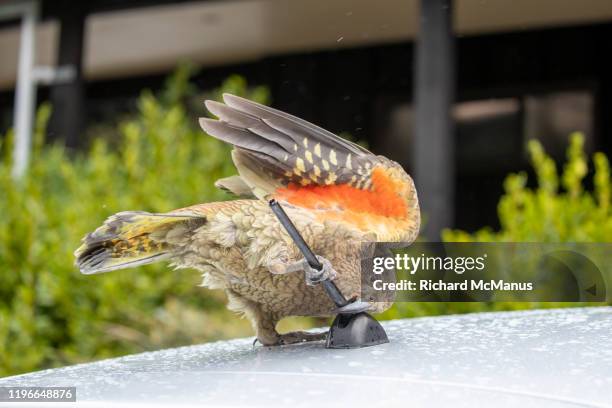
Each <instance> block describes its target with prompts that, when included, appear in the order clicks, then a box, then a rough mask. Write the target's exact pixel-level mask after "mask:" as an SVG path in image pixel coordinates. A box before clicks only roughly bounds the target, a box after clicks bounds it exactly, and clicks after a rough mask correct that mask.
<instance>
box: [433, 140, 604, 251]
mask: <svg viewBox="0 0 612 408" xmlns="http://www.w3.org/2000/svg"><path fill="white" fill-rule="evenodd" d="M583 144H584V138H583V136H582V135H581V134H579V133H575V134H573V135H572V136H571V138H570V144H569V147H568V149H567V162H566V163H565V164H564V166H563V172H562V173H561V176H559V174H558V173H557V167H556V165H555V162H554V161H553V159H552V158H551V157H549V156H548V155H547V154H546V153H545V152H544V150H543V148H542V145H541V144H540V143H539V142H537V141H535V140H532V141H530V142H529V143H528V145H527V149H528V151H529V154H530V156H531V162H532V165H533V169H534V170H535V174H536V176H537V180H538V186H537V188H535V189H530V188H528V187H527V174H526V173H524V172H522V173H518V174H511V175H509V176H508V177H507V178H506V180H505V182H504V189H505V191H506V194H505V195H504V196H503V197H502V198H501V200H500V201H499V205H498V214H499V221H500V225H501V230H500V231H497V232H494V231H492V230H491V229H490V228H483V229H481V230H479V231H476V232H475V233H473V234H470V233H467V232H465V231H452V230H447V231H444V232H443V234H442V238H443V240H444V241H448V242H452V241H455V242H464V241H468V242H469V241H480V242H498V241H499V242H612V211H611V208H610V191H611V184H610V163H609V162H608V159H607V157H606V156H605V155H604V154H603V153H595V154H594V156H593V163H594V168H595V171H594V175H593V192H589V191H587V190H586V189H585V187H584V185H583V182H584V179H585V177H586V176H587V173H588V163H587V157H586V155H585V153H584V149H583ZM560 187H563V189H561V188H560Z"/></svg>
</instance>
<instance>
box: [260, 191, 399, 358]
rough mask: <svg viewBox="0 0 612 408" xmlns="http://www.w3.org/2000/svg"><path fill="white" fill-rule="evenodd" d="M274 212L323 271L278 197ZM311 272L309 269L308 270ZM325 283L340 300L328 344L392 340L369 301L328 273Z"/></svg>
mask: <svg viewBox="0 0 612 408" xmlns="http://www.w3.org/2000/svg"><path fill="white" fill-rule="evenodd" d="M269 204H270V208H271V209H272V212H273V213H274V215H276V217H277V218H278V220H279V221H280V223H281V225H282V226H283V227H284V228H285V230H286V231H287V233H288V234H289V236H290V237H291V239H292V240H293V242H295V245H297V247H298V249H299V250H300V252H301V253H302V255H304V258H305V259H306V262H307V263H308V265H310V267H311V268H312V269H314V270H315V271H316V272H321V271H322V270H323V267H324V265H323V264H322V263H321V262H320V261H319V259H318V258H317V256H316V255H315V254H314V252H312V250H311V249H310V247H309V246H308V244H307V243H306V241H304V238H303V237H302V235H301V234H300V233H299V231H298V230H297V228H296V227H295V225H294V224H293V222H291V220H290V219H289V216H288V215H287V213H286V212H285V210H284V209H283V208H282V207H281V205H280V204H279V202H278V201H276V200H274V199H272V200H270V201H269ZM307 273H308V272H307ZM319 283H320V284H321V285H323V288H324V289H325V293H327V295H328V296H329V297H330V299H331V300H332V301H333V302H334V303H335V304H336V307H337V309H336V313H337V315H336V318H335V319H334V321H333V323H332V325H331V327H330V328H329V332H328V333H327V340H326V342H325V347H326V348H333V349H345V348H347V349H348V348H359V347H368V346H375V345H377V344H383V343H388V342H389V338H388V337H387V333H385V329H383V327H382V326H381V325H380V323H378V321H377V320H376V319H375V318H374V317H372V316H371V315H370V314H368V313H366V310H368V308H369V306H370V305H369V304H368V303H367V302H362V301H357V300H356V299H352V300H347V299H346V298H345V297H344V295H343V294H342V292H340V289H338V287H337V286H336V284H335V283H334V282H333V281H332V280H331V279H329V278H328V277H327V278H325V279H323V280H321V281H320V282H319Z"/></svg>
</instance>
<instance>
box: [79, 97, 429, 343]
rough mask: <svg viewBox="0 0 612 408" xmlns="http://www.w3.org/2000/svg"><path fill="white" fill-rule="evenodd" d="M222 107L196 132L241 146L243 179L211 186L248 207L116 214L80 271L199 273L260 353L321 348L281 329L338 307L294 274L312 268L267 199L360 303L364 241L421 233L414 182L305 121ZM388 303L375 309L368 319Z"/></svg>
mask: <svg viewBox="0 0 612 408" xmlns="http://www.w3.org/2000/svg"><path fill="white" fill-rule="evenodd" d="M223 100H224V103H219V102H215V101H206V102H205V103H206V107H207V108H208V110H209V111H210V112H211V113H212V114H213V115H215V116H216V117H217V118H218V119H208V118H201V119H200V125H201V126H202V128H203V129H204V131H206V133H208V134H209V135H211V136H213V137H215V138H217V139H219V140H222V141H224V142H226V143H229V144H231V145H232V146H233V150H232V160H233V162H234V164H235V166H236V169H237V171H238V175H236V176H232V177H228V178H224V179H220V180H218V181H217V182H216V183H215V185H216V186H217V187H219V188H221V189H223V190H227V191H229V192H231V193H233V194H235V195H236V196H238V197H239V198H240V199H237V200H234V201H223V202H213V203H205V204H197V205H194V206H191V207H187V208H181V209H178V210H174V211H170V212H167V213H161V214H154V213H148V212H142V211H126V212H120V213H117V214H115V215H113V216H111V217H109V218H108V219H107V220H106V221H105V222H104V224H103V225H102V226H101V227H99V228H98V229H96V230H95V231H94V232H92V233H90V234H88V235H87V236H85V237H84V238H83V241H82V245H81V246H80V247H79V248H78V249H77V250H76V252H75V256H76V265H77V266H78V268H79V269H80V271H81V272H82V273H84V274H95V273H101V272H108V271H113V270H117V269H123V268H129V267H134V266H139V265H145V264H149V263H153V262H158V261H168V262H170V264H171V265H173V266H174V267H176V268H194V269H196V270H198V271H200V272H202V274H203V286H206V287H208V288H212V289H223V290H224V291H225V293H226V294H227V297H228V308H229V309H230V310H233V311H236V312H239V313H242V314H243V315H244V316H246V317H247V318H248V319H249V320H250V322H251V324H252V326H253V328H254V330H255V332H256V335H257V340H259V341H260V342H261V343H262V344H263V345H281V344H290V343H296V342H301V341H310V340H319V339H323V338H324V335H325V334H324V333H322V334H321V333H319V334H312V333H308V332H292V333H285V334H279V333H278V332H277V330H276V324H277V323H278V322H279V320H281V319H282V318H284V317H288V316H330V315H332V314H333V313H334V311H335V309H336V306H335V305H334V303H333V302H332V301H331V300H330V299H329V298H328V296H327V295H326V293H325V291H324V290H323V288H322V287H321V285H318V286H309V285H308V282H306V281H305V279H304V276H303V274H300V273H291V272H295V271H300V270H303V267H304V261H303V258H302V256H301V255H300V252H299V250H298V248H297V247H296V245H295V244H294V243H293V241H292V240H291V238H290V237H289V235H288V234H287V232H286V231H285V230H284V228H283V227H282V225H281V224H280V223H279V221H278V220H277V219H276V218H275V215H274V214H273V213H272V211H271V209H270V208H269V206H268V200H271V199H275V200H277V201H278V202H279V203H280V204H282V206H283V207H284V209H285V211H286V212H287V214H288V215H289V217H290V219H291V220H292V221H293V223H294V224H295V225H296V227H297V229H298V230H299V232H300V233H301V234H302V235H303V237H304V239H305V241H306V242H307V244H308V245H309V246H310V247H311V248H312V249H313V251H314V252H315V253H316V254H318V256H320V258H321V259H322V260H323V261H324V262H326V263H328V264H331V265H333V269H332V270H331V273H332V274H333V276H329V278H333V279H334V282H335V283H336V285H337V286H338V288H339V289H340V291H341V292H342V294H343V295H344V296H345V297H346V298H359V296H360V292H361V273H360V272H361V271H360V269H361V260H362V259H364V257H367V256H368V254H364V247H367V245H366V246H364V245H363V244H364V243H370V244H373V243H374V245H376V244H375V243H391V244H389V245H393V244H392V243H404V244H408V243H410V242H412V241H414V239H415V238H416V236H417V234H418V230H419V225H420V211H419V204H418V199H417V194H416V190H415V187H414V183H413V181H412V179H411V178H410V176H409V175H408V174H407V173H406V172H405V171H404V169H402V167H401V166H400V165H399V164H398V163H396V162H394V161H392V160H389V159H387V158H386V157H383V156H377V155H374V154H372V153H371V152H369V151H368V150H366V149H365V148H363V147H361V146H359V145H357V144H355V143H352V142H350V141H347V140H345V139H342V138H340V137H338V136H336V135H334V134H332V133H330V132H328V131H326V130H324V129H322V128H320V127H318V126H315V125H313V124H311V123H309V122H306V121H305V120H302V119H299V118H297V117H294V116H292V115H289V114H287V113H284V112H281V111H278V110H275V109H272V108H270V107H267V106H264V105H260V104H258V103H255V102H252V101H249V100H246V99H243V98H240V97H237V96H234V95H229V94H225V95H224V96H223ZM383 251H388V249H383ZM366 252H367V251H366ZM370 255H371V254H370ZM391 304H392V299H389V300H388V301H380V302H371V303H370V309H369V310H370V311H371V312H381V311H384V310H386V309H387V308H389V307H390V306H391Z"/></svg>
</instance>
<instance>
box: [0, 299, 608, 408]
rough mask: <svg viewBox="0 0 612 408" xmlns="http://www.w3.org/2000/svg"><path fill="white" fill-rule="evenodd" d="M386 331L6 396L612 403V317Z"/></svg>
mask: <svg viewBox="0 0 612 408" xmlns="http://www.w3.org/2000/svg"><path fill="white" fill-rule="evenodd" d="M383 324H384V327H385V329H386V331H387V334H388V336H389V339H390V343H389V344H384V345H379V346H374V347H368V348H362V349H352V350H330V349H325V348H324V346H323V343H321V342H319V343H310V344H300V345H289V346H282V347H272V348H269V347H262V346H255V347H254V346H253V339H252V338H248V339H238V340H231V341H220V342H215V343H208V344H201V345H195V346H188V347H180V348H175V349H167V350H161V351H155V352H148V353H142V354H135V355H130V356H126V357H122V358H116V359H110V360H103V361H99V362H95V363H89V364H81V365H75V366H71V367H64V368H59V369H53V370H45V371H40V372H35V373H31V374H26V375H21V376H16V377H9V378H5V379H0V386H75V387H76V388H77V401H78V403H79V404H80V405H83V406H139V405H143V406H152V405H153V406H179V405H185V406H189V405H194V406H195V405H204V406H220V407H230V406H267V407H269V406H271V405H272V406H274V405H283V406H292V407H300V406H318V407H320V406H332V405H334V406H337V405H341V406H345V405H350V406H352V407H359V406H370V407H371V406H383V407H388V406H407V405H410V406H412V407H419V406H450V405H452V406H453V407H462V406H466V407H468V406H469V407H473V406H497V407H504V406H537V407H567V406H611V405H612V348H611V347H610V345H611V344H612V307H592V308H569V309H549V310H536V311H520V312H498V313H478V314H466V315H452V316H442V317H426V318H414V319H404V320H395V321H387V322H384V323H383ZM17 406H23V405H17ZM71 406H74V404H73V405H71Z"/></svg>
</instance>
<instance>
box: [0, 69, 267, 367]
mask: <svg viewBox="0 0 612 408" xmlns="http://www.w3.org/2000/svg"><path fill="white" fill-rule="evenodd" d="M188 78H189V69H188V68H182V69H179V70H178V71H177V73H176V74H175V75H174V76H173V77H172V78H171V79H170V80H169V81H168V84H167V86H166V89H165V91H164V92H163V93H161V94H160V95H158V96H157V97H156V96H154V95H153V94H151V93H150V92H144V93H143V94H142V96H141V97H140V99H139V101H138V109H137V113H136V114H135V115H134V116H133V117H131V118H128V119H126V120H124V121H122V122H121V123H120V124H119V125H117V126H116V127H115V129H114V130H113V133H114V134H112V135H109V134H106V135H105V137H104V138H102V137H98V138H94V139H93V140H92V141H91V146H90V148H89V149H88V150H87V151H85V152H72V151H68V150H67V149H66V148H65V147H63V146H62V145H60V144H53V145H49V144H45V142H44V135H45V124H46V122H47V119H48V117H49V115H50V113H51V109H50V107H49V106H48V105H43V106H42V107H41V108H40V109H39V112H38V117H37V121H36V131H35V140H34V146H33V154H32V161H31V166H30V168H29V169H28V173H27V175H26V176H25V177H24V178H23V179H22V180H20V181H19V182H15V181H14V180H13V179H12V178H11V153H12V143H11V139H12V135H11V134H10V133H9V135H7V136H6V137H5V138H2V139H0V140H3V144H2V146H0V150H1V153H0V154H1V156H0V157H1V159H0V160H1V161H0V191H2V198H0V220H1V221H0V376H3V375H8V374H16V373H20V372H25V371H31V370H35V369H40V368H44V367H50V366H58V365H65V364H69V363H75V362H81V361H87V360H91V359H98V358H103V357H108V356H116V355H120V354H126V353H132V352H136V351H141V350H146V349H153V348H161V347H168V346H173V345H179V344H188V343H192V342H201V341H207V340H213V339H219V338H227V337H233V336H238V335H247V334H250V333H251V331H250V328H249V325H248V323H247V322H246V321H244V320H239V319H236V318H231V319H229V315H230V313H229V312H227V311H226V310H225V306H224V304H225V300H224V296H223V294H222V293H221V292H219V291H209V290H206V289H203V288H200V287H198V286H197V285H198V284H199V283H200V281H201V279H200V276H199V274H198V273H197V272H195V271H177V272H174V271H171V270H170V269H169V268H168V267H167V266H165V265H151V266H147V267H143V268H139V270H125V271H119V272H115V273H111V274H105V275H94V276H83V275H81V274H80V273H79V272H78V270H77V269H76V268H75V267H74V266H73V262H74V259H73V255H72V253H73V251H74V250H75V248H77V247H78V246H79V242H80V239H81V237H82V236H83V235H84V234H86V233H87V232H89V231H91V230H93V229H94V228H96V227H97V226H98V225H100V224H101V222H102V221H103V220H104V219H105V218H106V217H107V216H109V215H111V214H113V213H115V212H118V211H123V210H130V209H132V210H145V211H152V212H166V211H169V210H172V209H175V208H180V207H184V206H188V205H191V204H196V203H200V202H206V201H213V200H224V199H228V198H229V197H228V196H226V195H225V193H223V192H220V191H219V190H217V189H216V188H215V187H214V186H213V182H214V180H216V179H217V178H219V177H224V176H227V175H230V174H232V173H234V172H235V170H234V168H233V166H232V164H231V161H230V159H229V157H230V156H229V148H228V146H227V145H225V144H223V143H221V142H219V141H217V140H215V139H213V138H211V137H207V136H206V135H205V134H204V133H203V132H202V131H201V129H200V128H199V126H198V125H197V114H194V115H192V114H191V113H190V114H186V109H187V108H186V107H188V106H189V102H190V99H189V98H188V96H189V95H190V94H192V95H193V94H194V92H195V90H194V89H192V88H191V87H190V86H189V82H188ZM221 91H230V92H232V93H234V94H239V95H244V96H248V97H249V98H252V99H255V100H258V101H260V102H264V103H265V102H267V91H266V90H265V88H254V89H248V88H247V86H246V83H245V81H244V79H242V78H240V77H237V76H234V77H230V78H229V79H228V80H227V81H225V83H224V84H223V86H222V87H221V89H220V90H216V91H214V92H213V95H219V94H220V93H221ZM186 96H187V98H186ZM197 99H198V109H199V110H198V112H199V114H200V115H201V114H202V113H203V112H205V110H204V107H203V105H202V100H203V97H202V96H201V95H200V97H199V98H197ZM203 311H204V312H203ZM228 320H229V321H231V324H227V323H226V322H227V321H228Z"/></svg>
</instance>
